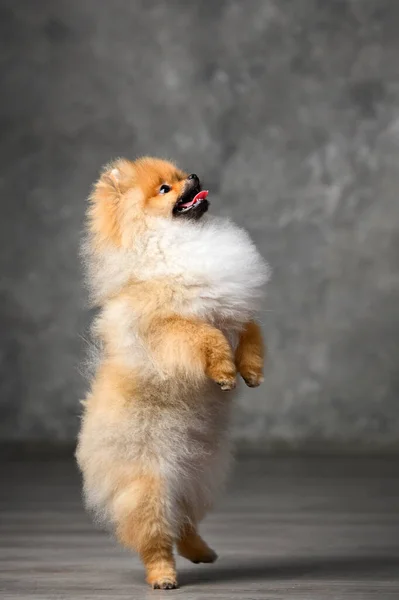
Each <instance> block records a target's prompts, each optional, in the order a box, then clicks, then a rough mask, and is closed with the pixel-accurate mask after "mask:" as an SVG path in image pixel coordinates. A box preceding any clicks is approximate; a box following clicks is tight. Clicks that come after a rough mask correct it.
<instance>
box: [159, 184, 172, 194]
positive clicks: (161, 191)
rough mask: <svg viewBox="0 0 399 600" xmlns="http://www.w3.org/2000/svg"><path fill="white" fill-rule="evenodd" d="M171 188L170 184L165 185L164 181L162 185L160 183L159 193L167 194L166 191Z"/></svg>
mask: <svg viewBox="0 0 399 600" xmlns="http://www.w3.org/2000/svg"><path fill="white" fill-rule="evenodd" d="M171 189H172V188H171V187H170V185H166V183H164V184H163V185H161V187H160V188H159V193H160V194H167V193H168V192H170V190H171Z"/></svg>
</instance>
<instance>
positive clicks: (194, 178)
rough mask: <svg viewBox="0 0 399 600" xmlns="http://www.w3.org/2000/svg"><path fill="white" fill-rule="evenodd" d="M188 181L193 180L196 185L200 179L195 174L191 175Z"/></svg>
mask: <svg viewBox="0 0 399 600" xmlns="http://www.w3.org/2000/svg"><path fill="white" fill-rule="evenodd" d="M188 179H193V180H194V181H195V182H196V183H199V177H198V175H196V174H195V173H191V175H189V176H188Z"/></svg>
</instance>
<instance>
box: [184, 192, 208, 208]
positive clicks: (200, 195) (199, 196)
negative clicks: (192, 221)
mask: <svg viewBox="0 0 399 600" xmlns="http://www.w3.org/2000/svg"><path fill="white" fill-rule="evenodd" d="M208 194H209V192H208V190H202V192H198V194H196V195H195V196H194V198H193V199H192V200H190V202H185V203H184V204H180V206H181V207H182V208H188V207H189V206H192V205H193V204H194V203H195V202H197V200H205V198H206V197H207V195H208Z"/></svg>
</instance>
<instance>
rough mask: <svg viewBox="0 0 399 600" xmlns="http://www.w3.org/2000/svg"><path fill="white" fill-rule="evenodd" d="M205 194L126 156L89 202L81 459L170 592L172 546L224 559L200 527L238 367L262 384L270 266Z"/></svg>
mask: <svg viewBox="0 0 399 600" xmlns="http://www.w3.org/2000/svg"><path fill="white" fill-rule="evenodd" d="M207 194H208V193H207V192H206V191H202V190H201V186H200V181H199V179H198V177H197V176H196V175H194V174H192V175H189V176H188V175H187V174H186V173H184V172H183V171H181V170H180V169H178V168H176V167H175V166H174V165H173V164H171V163H169V162H166V161H162V160H158V159H154V158H142V159H140V160H137V161H135V162H130V161H127V160H118V161H116V162H115V163H113V164H111V165H109V166H108V167H107V168H106V169H105V171H104V172H103V174H102V176H101V177H100V179H99V181H98V182H97V183H96V185H95V187H94V191H93V193H92V195H91V198H90V204H89V208H88V227H87V231H88V234H87V240H86V243H85V246H84V252H85V260H86V264H87V268H88V278H89V283H90V287H91V291H92V299H93V302H94V304H95V305H97V306H99V307H100V309H101V310H100V314H99V316H98V318H97V319H96V321H95V323H94V333H95V335H96V337H97V339H98V340H99V341H100V342H101V359H100V363H99V365H98V368H97V372H96V375H95V378H94V381H93V383H92V388H91V392H90V394H89V395H88V397H87V399H86V401H85V403H84V404H85V409H84V415H83V421H82V429H81V432H80V436H79V443H78V448H77V460H78V463H79V466H80V468H81V470H82V473H83V478H84V492H85V497H86V502H87V505H88V507H90V508H91V509H93V510H94V511H95V514H96V515H97V518H101V519H102V520H105V521H106V522H107V523H110V524H111V525H112V526H113V528H114V530H115V532H116V535H117V537H118V539H119V541H120V542H121V543H122V544H124V545H125V546H127V547H128V548H130V549H134V550H136V551H137V552H138V553H139V555H140V557H141V559H142V561H143V563H144V565H145V568H146V571H147V581H148V583H149V584H150V585H152V586H153V587H154V588H161V589H171V588H175V587H177V579H176V570H175V562H174V557H173V546H174V544H176V546H177V550H178V552H179V553H180V555H182V556H184V557H186V558H188V559H189V560H191V561H193V562H195V563H198V562H213V561H214V560H215V559H216V554H215V552H214V551H213V550H211V549H210V548H209V547H208V546H207V544H206V543H205V542H204V540H203V539H202V538H201V537H200V536H199V534H198V531H197V525H198V523H199V522H200V521H201V519H202V518H203V517H204V515H205V514H206V512H207V511H208V509H209V508H210V506H211V504H212V501H213V498H214V496H215V493H216V492H217V490H218V489H219V488H220V487H221V486H222V484H223V480H224V479H225V475H226V473H227V469H228V463H229V443H228V423H229V413H230V408H231V394H229V393H228V390H232V389H233V388H234V387H235V385H236V373H237V372H239V373H240V374H241V376H242V377H243V378H244V380H245V381H246V383H247V384H248V385H249V386H257V385H259V383H260V382H261V381H262V365H263V346H262V338H261V333H260V329H259V327H258V325H257V324H256V323H255V322H254V321H253V316H254V313H255V311H256V309H257V303H258V300H259V297H260V295H261V288H262V286H263V284H264V283H265V282H266V280H267V277H268V268H267V265H266V264H265V263H264V261H263V260H262V258H261V257H260V256H259V254H258V252H257V251H256V249H255V247H254V245H253V243H252V242H251V240H250V239H249V237H248V235H247V234H246V233H245V232H244V231H243V230H242V229H240V228H238V227H237V226H235V225H234V224H233V223H231V222H230V221H228V220H223V219H217V218H210V217H208V215H205V216H203V215H204V213H205V212H206V211H207V209H208V200H207Z"/></svg>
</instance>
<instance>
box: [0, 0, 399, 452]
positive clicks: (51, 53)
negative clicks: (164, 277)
mask: <svg viewBox="0 0 399 600" xmlns="http://www.w3.org/2000/svg"><path fill="white" fill-rule="evenodd" d="M398 31H399V2H396V1H395V0H358V1H356V0H352V1H351V0H330V1H325V0H246V1H242V0H212V1H211V0H202V1H201V0H198V1H190V2H189V1H187V0H168V1H165V0H164V1H161V0H126V1H124V0H112V1H110V0H109V1H106V0H36V1H35V2H32V0H19V1H18V2H15V1H14V0H1V1H0V43H1V46H2V47H1V53H0V57H1V58H0V60H1V75H2V81H1V89H2V93H1V97H0V103H1V106H0V109H1V138H0V145H1V148H0V151H1V156H0V158H1V160H0V169H1V184H0V185H1V219H0V234H1V237H0V243H1V248H0V265H1V266H0V269H1V283H0V286H1V289H0V292H1V295H0V302H1V315H0V326H1V353H0V402H1V415H0V438H1V439H2V440H24V439H36V440H50V441H55V440H58V441H72V440H73V438H74V436H75V434H76V431H77V426H78V414H79V403H78V400H79V398H80V397H82V395H83V393H84V390H85V388H86V382H85V380H84V379H83V378H82V376H81V375H80V373H79V363H80V361H81V360H82V357H83V355H84V346H85V344H84V341H83V339H82V337H81V336H84V334H85V330H86V328H87V325H88V322H89V318H90V315H89V313H88V311H87V310H86V309H85V307H84V306H85V304H84V303H85V297H86V294H85V291H84V290H83V288H82V285H81V272H80V266H79V262H78V259H77V248H78V242H79V237H80V230H81V226H82V217H83V213H84V208H85V197H86V196H87V193H88V191H89V187H90V184H91V182H92V181H93V180H94V178H95V177H96V174H97V172H98V169H99V168H100V166H101V165H102V164H103V163H104V162H106V161H108V160H109V159H110V158H111V157H115V156H118V155H126V156H128V157H135V156H136V155H139V154H143V153H145V154H155V155H160V156H164V157H171V158H173V159H176V160H177V161H179V162H180V163H181V165H182V166H183V167H184V168H186V169H188V170H189V171H193V170H195V171H196V172H197V173H199V174H200V175H201V176H202V177H203V178H204V180H205V181H206V185H207V187H209V189H210V190H211V191H212V200H213V204H212V210H213V211H214V212H215V213H219V214H226V215H232V217H233V218H234V219H235V220H236V221H237V222H238V223H239V224H241V225H243V226H245V227H246V228H248V230H249V231H250V232H251V234H252V235H253V237H254V238H255V240H256V242H257V244H258V245H259V247H260V249H261V251H262V253H263V254H264V256H265V257H266V258H267V259H268V260H269V262H270V263H271V265H272V267H273V270H274V277H273V280H272V283H271V284H270V286H269V293H268V298H267V302H266V303H265V305H264V312H263V314H262V320H263V323H264V328H265V333H266V337H267V340H268V344H269V351H270V359H269V363H268V369H267V379H266V384H265V385H264V386H263V387H262V388H260V389H258V390H256V391H250V390H247V389H242V393H241V397H240V401H239V403H238V406H237V410H236V421H235V429H234V431H235V436H236V438H237V440H239V441H241V443H246V444H249V445H251V446H253V447H256V448H259V449H269V448H279V447H285V446H287V447H293V448H294V449H301V448H307V447H316V448H318V449H320V450H323V449H327V448H333V449H336V450H340V449H345V448H351V449H354V450H356V449H368V448H370V447H372V448H380V449H381V448H386V447H395V445H396V448H398V446H399V444H398V439H399V438H398V436H399V398H398V393H399V273H398V267H399V199H398V192H399V67H398V56H399V37H398Z"/></svg>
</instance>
